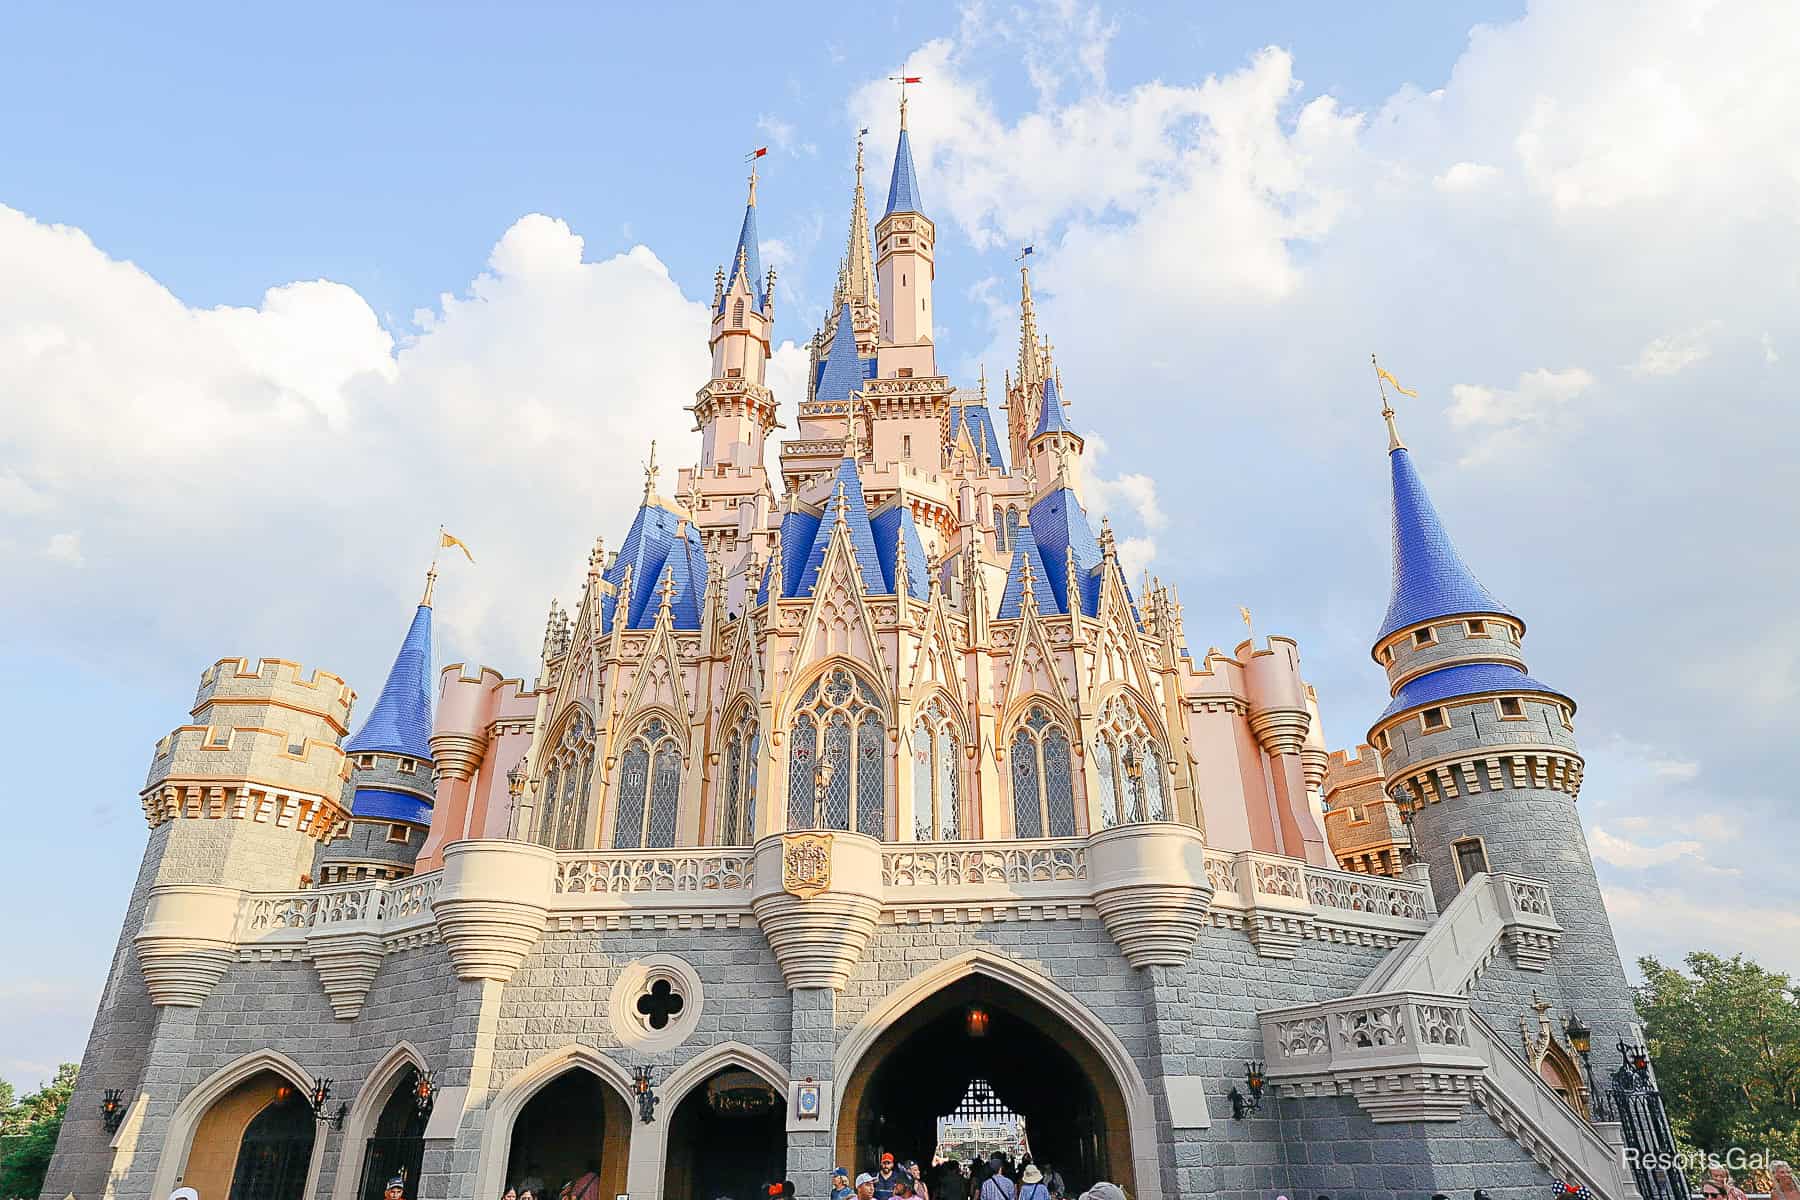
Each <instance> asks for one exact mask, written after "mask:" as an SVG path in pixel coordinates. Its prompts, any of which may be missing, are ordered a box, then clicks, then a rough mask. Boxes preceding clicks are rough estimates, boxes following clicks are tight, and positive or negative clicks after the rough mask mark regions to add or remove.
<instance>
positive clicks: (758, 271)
mask: <svg viewBox="0 0 1800 1200" xmlns="http://www.w3.org/2000/svg"><path fill="white" fill-rule="evenodd" d="M740 261H742V263H743V265H744V285H745V286H746V287H748V288H749V289H750V302H751V303H752V304H753V305H755V307H756V311H757V312H761V311H762V310H763V293H762V292H760V291H758V290H757V280H759V279H761V278H762V277H763V270H762V252H761V250H760V249H759V248H758V247H757V241H756V201H755V200H754V199H752V200H751V201H750V203H748V204H746V205H744V227H743V228H742V229H740V230H738V240H737V249H735V250H733V251H732V252H731V267H730V269H729V270H728V271H727V273H726V275H725V290H726V291H727V292H729V291H731V289H732V287H733V286H734V285H735V284H736V283H737V278H738V263H739V262H740ZM719 311H720V312H724V311H725V299H724V297H722V296H721V297H720V298H719Z"/></svg>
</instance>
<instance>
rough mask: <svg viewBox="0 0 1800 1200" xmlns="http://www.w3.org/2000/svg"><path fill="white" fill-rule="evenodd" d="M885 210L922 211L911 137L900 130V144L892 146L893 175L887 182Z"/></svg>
mask: <svg viewBox="0 0 1800 1200" xmlns="http://www.w3.org/2000/svg"><path fill="white" fill-rule="evenodd" d="M887 211H888V212H890V213H923V212H924V211H925V209H924V207H923V206H922V205H920V203H919V174H918V172H917V171H915V170H914V169H913V157H912V139H911V138H909V137H908V136H907V134H906V130H905V129H904V128H902V129H901V130H900V144H899V145H897V146H895V147H894V177H893V179H892V180H890V181H889V183H888V202H887Z"/></svg>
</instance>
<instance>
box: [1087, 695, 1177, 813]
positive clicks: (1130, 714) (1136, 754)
mask: <svg viewBox="0 0 1800 1200" xmlns="http://www.w3.org/2000/svg"><path fill="white" fill-rule="evenodd" d="M1098 725H1099V730H1098V732H1096V733H1095V735H1094V773H1095V775H1096V776H1097V777H1098V778H1099V783H1100V827H1101V828H1102V829H1110V828H1111V827H1112V826H1114V825H1129V824H1133V823H1136V822H1141V821H1165V820H1167V819H1168V809H1167V806H1166V805H1165V803H1164V801H1163V756H1162V752H1161V751H1160V750H1158V749H1157V745H1156V737H1155V735H1154V734H1152V733H1151V732H1150V726H1149V724H1148V723H1147V722H1146V721H1145V720H1144V715H1143V713H1141V712H1140V711H1138V707H1137V705H1135V704H1133V703H1132V702H1131V701H1130V700H1127V699H1126V698H1125V697H1124V696H1123V695H1115V696H1114V697H1113V698H1112V699H1111V700H1108V701H1107V702H1106V704H1105V705H1104V706H1103V707H1102V708H1101V709H1100V719H1099V722H1098Z"/></svg>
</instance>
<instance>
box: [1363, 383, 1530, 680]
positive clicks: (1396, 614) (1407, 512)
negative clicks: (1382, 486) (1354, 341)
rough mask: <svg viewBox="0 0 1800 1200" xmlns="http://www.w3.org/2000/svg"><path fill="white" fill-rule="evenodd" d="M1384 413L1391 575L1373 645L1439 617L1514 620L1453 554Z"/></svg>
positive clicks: (1447, 536)
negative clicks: (1389, 591) (1391, 512)
mask: <svg viewBox="0 0 1800 1200" xmlns="http://www.w3.org/2000/svg"><path fill="white" fill-rule="evenodd" d="M1384 415H1385V416H1386V417H1387V418H1388V430H1389V438H1388V440H1389V445H1388V464H1389V468H1390V474H1391V476H1392V481H1393V496H1394V518H1393V539H1394V576H1393V591H1392V595H1391V596H1390V598H1389V600H1388V610H1387V618H1386V619H1385V620H1383V621H1382V623H1381V632H1380V633H1378V634H1376V635H1375V642H1376V645H1377V647H1379V645H1380V644H1381V643H1382V642H1384V641H1386V640H1387V639H1388V638H1389V637H1391V636H1392V635H1393V634H1395V633H1397V632H1399V631H1400V630H1402V629H1407V628H1409V627H1411V626H1414V625H1418V624H1421V623H1423V622H1426V621H1432V620H1436V619H1437V618H1439V617H1451V616H1463V615H1468V614H1482V613H1493V614H1496V615H1501V616H1508V617H1513V619H1515V620H1517V619H1518V618H1517V615H1516V614H1514V613H1513V612H1512V610H1511V609H1508V608H1507V607H1506V606H1505V605H1503V604H1501V603H1500V602H1499V601H1498V600H1496V599H1494V597H1493V595H1492V594H1491V593H1490V592H1489V591H1488V590H1487V588H1485V587H1483V586H1482V584H1481V581H1480V580H1479V579H1477V578H1475V573H1474V572H1473V571H1471V570H1469V566H1468V564H1467V563H1465V562H1463V560H1462V555H1460V554H1458V553H1457V551H1456V544H1455V543H1454V542H1452V541H1451V540H1450V534H1449V533H1448V531H1446V530H1445V528H1444V523H1443V521H1442V520H1441V519H1440V518H1439V517H1438V513H1437V508H1436V507H1435V506H1434V505H1433V504H1432V502H1431V495H1430V493H1428V492H1427V491H1426V490H1425V483H1424V481H1423V480H1421V479H1420V478H1419V473H1418V471H1417V470H1416V469H1415V468H1414V466H1413V461H1412V451H1410V450H1408V449H1407V448H1406V447H1405V446H1404V445H1402V444H1401V443H1400V440H1399V438H1398V436H1396V435H1395V433H1394V432H1393V429H1394V426H1393V412H1392V410H1391V409H1390V410H1389V411H1388V412H1387V413H1385V414H1384Z"/></svg>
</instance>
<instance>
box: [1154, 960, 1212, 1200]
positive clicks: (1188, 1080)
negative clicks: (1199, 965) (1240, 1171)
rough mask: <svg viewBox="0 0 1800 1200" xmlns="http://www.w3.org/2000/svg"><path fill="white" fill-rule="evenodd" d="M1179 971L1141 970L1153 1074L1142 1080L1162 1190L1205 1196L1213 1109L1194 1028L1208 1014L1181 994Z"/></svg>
mask: <svg viewBox="0 0 1800 1200" xmlns="http://www.w3.org/2000/svg"><path fill="white" fill-rule="evenodd" d="M1181 974H1182V973H1181V971H1180V969H1179V968H1174V967H1165V966H1151V967H1145V968H1144V971H1143V979H1144V1023H1145V1027H1146V1028H1147V1029H1148V1030H1149V1033H1150V1053H1149V1054H1148V1056H1147V1057H1146V1061H1147V1062H1148V1063H1149V1064H1150V1065H1151V1067H1152V1069H1153V1071H1154V1072H1155V1073H1154V1074H1152V1075H1151V1076H1150V1077H1149V1078H1147V1079H1146V1080H1145V1083H1146V1084H1147V1085H1148V1086H1149V1088H1150V1097H1151V1100H1152V1102H1153V1103H1154V1104H1155V1105H1156V1126H1157V1142H1158V1144H1159V1147H1160V1158H1161V1166H1162V1185H1163V1190H1164V1194H1165V1195H1169V1196H1205V1195H1210V1194H1212V1192H1213V1190H1214V1178H1213V1174H1214V1173H1213V1167H1212V1164H1211V1163H1209V1162H1207V1155H1206V1138H1207V1136H1208V1135H1207V1134H1206V1133H1205V1130H1207V1129H1210V1128H1211V1127H1212V1112H1211V1108H1210V1102H1209V1097H1208V1096H1207V1094H1206V1088H1207V1081H1206V1078H1205V1076H1203V1075H1202V1074H1201V1073H1200V1061H1199V1054H1198V1048H1199V1044H1200V1038H1201V1034H1200V1032H1199V1029H1200V1027H1201V1026H1202V1025H1203V1024H1204V1022H1205V1021H1206V1020H1207V1018H1208V1014H1205V1013H1202V1012H1200V1011H1197V1008H1198V1006H1197V1005H1196V1004H1195V1003H1193V1002H1192V1001H1189V1000H1187V999H1186V998H1185V994H1186V991H1187V989H1186V988H1184V987H1183V986H1182V981H1181Z"/></svg>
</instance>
